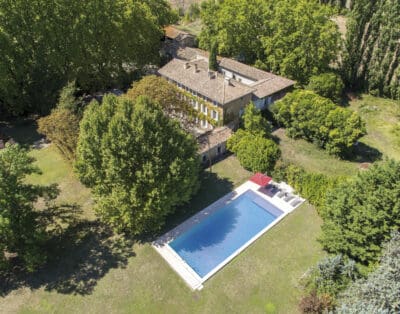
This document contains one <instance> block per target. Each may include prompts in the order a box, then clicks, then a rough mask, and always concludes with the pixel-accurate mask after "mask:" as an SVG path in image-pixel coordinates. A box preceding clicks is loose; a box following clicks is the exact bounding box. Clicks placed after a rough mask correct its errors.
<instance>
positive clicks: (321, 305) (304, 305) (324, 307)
mask: <svg viewBox="0 0 400 314" xmlns="http://www.w3.org/2000/svg"><path fill="white" fill-rule="evenodd" d="M299 308H300V311H301V312H302V313H313V314H314V313H316V314H322V313H326V312H327V311H329V310H331V309H332V308H333V304H332V300H331V299H330V297H329V296H328V295H322V296H318V295H317V293H316V292H315V291H314V292H312V293H311V294H309V295H307V296H305V297H303V298H302V299H301V301H300V304H299Z"/></svg>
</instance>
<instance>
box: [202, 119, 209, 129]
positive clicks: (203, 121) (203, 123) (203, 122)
mask: <svg viewBox="0 0 400 314" xmlns="http://www.w3.org/2000/svg"><path fill="white" fill-rule="evenodd" d="M201 127H202V128H206V127H208V122H207V120H201Z"/></svg>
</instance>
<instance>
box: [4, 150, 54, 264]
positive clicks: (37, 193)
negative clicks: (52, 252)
mask: <svg viewBox="0 0 400 314" xmlns="http://www.w3.org/2000/svg"><path fill="white" fill-rule="evenodd" d="M33 161H34V160H33V159H32V158H31V157H29V156H28V154H27V152H26V151H25V150H23V149H22V148H20V147H19V146H18V145H12V146H6V148H5V149H2V150H0V270H1V269H2V268H3V269H4V268H7V266H8V265H9V257H10V256H12V255H16V256H17V257H18V259H19V260H20V261H21V262H22V263H23V265H24V266H25V267H26V269H27V270H29V271H32V270H34V269H35V268H37V267H38V266H39V265H41V264H43V263H44V262H45V261H46V251H45V249H44V244H45V241H46V239H47V237H48V232H47V229H46V227H47V224H46V223H44V222H45V221H44V220H43V219H41V215H40V212H39V211H37V210H35V207H34V205H35V203H36V202H37V200H38V199H39V198H41V197H44V198H45V200H51V199H54V198H55V197H56V195H57V189H56V188H55V187H54V186H50V187H44V186H38V185H32V184H27V183H26V177H27V176H28V175H30V174H33V173H39V169H38V168H37V167H35V166H34V165H33Z"/></svg>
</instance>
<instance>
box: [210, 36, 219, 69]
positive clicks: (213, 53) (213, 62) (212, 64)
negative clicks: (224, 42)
mask: <svg viewBox="0 0 400 314" xmlns="http://www.w3.org/2000/svg"><path fill="white" fill-rule="evenodd" d="M208 64H209V69H210V70H213V71H218V62H217V43H216V42H215V41H214V42H213V43H212V45H211V49H210V55H209V60H208Z"/></svg>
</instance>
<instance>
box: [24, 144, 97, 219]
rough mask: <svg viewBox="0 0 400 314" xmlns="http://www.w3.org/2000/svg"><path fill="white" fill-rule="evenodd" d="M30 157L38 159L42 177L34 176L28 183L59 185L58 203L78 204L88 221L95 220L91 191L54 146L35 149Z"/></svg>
mask: <svg viewBox="0 0 400 314" xmlns="http://www.w3.org/2000/svg"><path fill="white" fill-rule="evenodd" d="M29 155H30V156H32V157H34V158H35V159H36V162H35V164H36V165H37V166H38V167H39V169H40V170H41V171H42V174H40V175H37V174H35V175H32V176H30V177H29V178H28V182H32V183H35V184H43V185H48V184H53V183H56V184H58V187H59V189H60V195H59V196H58V198H57V202H58V203H69V204H72V203H74V204H77V205H79V206H80V207H81V209H82V211H83V216H84V218H86V219H94V218H95V217H94V213H93V210H92V203H93V201H92V197H91V193H90V190H89V189H88V188H86V187H84V186H83V185H82V184H81V183H80V182H79V180H78V178H77V177H76V175H75V173H74V171H73V168H72V166H71V165H70V164H69V163H68V162H67V161H66V160H65V159H64V158H63V157H62V156H61V155H60V153H59V152H58V151H57V149H56V148H55V147H53V146H50V147H47V148H43V149H33V150H31V151H30V152H29Z"/></svg>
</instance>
